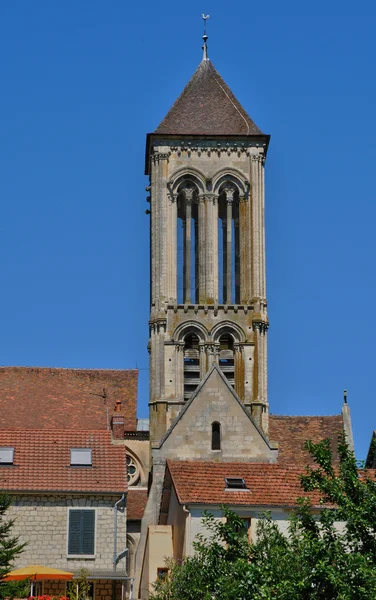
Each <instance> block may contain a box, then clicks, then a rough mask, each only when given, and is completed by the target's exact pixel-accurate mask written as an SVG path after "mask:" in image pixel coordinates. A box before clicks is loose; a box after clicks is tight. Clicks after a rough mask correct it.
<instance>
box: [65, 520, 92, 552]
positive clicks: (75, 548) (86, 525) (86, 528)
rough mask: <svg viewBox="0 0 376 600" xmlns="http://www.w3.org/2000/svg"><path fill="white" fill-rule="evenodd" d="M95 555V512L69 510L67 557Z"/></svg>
mask: <svg viewBox="0 0 376 600" xmlns="http://www.w3.org/2000/svg"><path fill="white" fill-rule="evenodd" d="M94 553H95V510H90V509H89V510H79V509H71V510H70V511H69V525H68V555H80V554H83V555H86V556H90V555H93V554H94Z"/></svg>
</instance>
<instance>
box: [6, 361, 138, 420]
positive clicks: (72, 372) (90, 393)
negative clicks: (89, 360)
mask: <svg viewBox="0 0 376 600" xmlns="http://www.w3.org/2000/svg"><path fill="white" fill-rule="evenodd" d="M137 378H138V371H136V370H127V371H125V370H119V371H112V370H99V369H95V370H91V369H56V368H40V367H35V368H34V367H0V403H1V411H0V428H4V427H16V428H23V427H26V428H30V429H40V428H50V429H52V428H58V429H65V428H67V429H70V430H72V429H75V430H80V429H102V430H103V429H106V428H107V412H108V413H109V415H111V414H112V411H113V408H114V406H115V403H116V401H117V400H121V402H122V413H123V414H124V417H125V429H126V430H128V431H131V430H135V429H136V411H137ZM103 389H105V390H106V394H107V403H108V410H107V407H106V405H105V402H104V398H103V397H101V396H103Z"/></svg>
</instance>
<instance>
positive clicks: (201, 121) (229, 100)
mask: <svg viewBox="0 0 376 600" xmlns="http://www.w3.org/2000/svg"><path fill="white" fill-rule="evenodd" d="M155 133H161V134H176V135H187V134H191V135H263V134H262V132H261V131H260V129H259V128H258V127H257V125H256V124H255V123H254V122H253V121H252V119H251V118H250V116H249V115H248V114H247V113H246V111H245V110H244V108H243V107H242V105H241V104H240V102H238V100H237V99H236V98H235V96H234V94H233V93H232V91H231V90H230V88H229V87H228V85H227V84H226V82H225V81H224V80H223V79H222V77H221V76H220V74H219V73H218V71H217V70H216V69H215V67H214V66H213V63H212V62H211V61H210V60H203V61H202V62H201V63H200V64H199V66H198V68H197V69H196V71H195V73H194V74H193V76H192V78H191V80H190V81H189V82H188V84H187V85H186V87H185V88H184V90H183V91H182V93H181V94H180V96H179V98H178V99H177V100H176V102H175V104H174V105H173V106H172V108H171V109H170V110H169V112H168V113H167V115H166V116H165V118H164V119H163V121H162V122H161V123H160V125H159V126H158V127H157V129H156V131H155Z"/></svg>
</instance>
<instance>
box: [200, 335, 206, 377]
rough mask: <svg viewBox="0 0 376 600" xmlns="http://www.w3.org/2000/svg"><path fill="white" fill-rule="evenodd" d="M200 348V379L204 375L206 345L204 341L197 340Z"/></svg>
mask: <svg viewBox="0 0 376 600" xmlns="http://www.w3.org/2000/svg"><path fill="white" fill-rule="evenodd" d="M199 349H200V380H201V381H202V379H203V378H204V377H205V374H206V370H207V365H206V346H205V342H199Z"/></svg>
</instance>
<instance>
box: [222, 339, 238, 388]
mask: <svg viewBox="0 0 376 600" xmlns="http://www.w3.org/2000/svg"><path fill="white" fill-rule="evenodd" d="M219 368H220V369H221V371H222V373H223V374H224V376H225V377H226V379H227V380H228V382H229V383H230V385H232V387H234V386H235V361H234V340H233V338H232V336H231V335H230V334H228V333H224V334H223V335H222V336H221V337H220V339H219Z"/></svg>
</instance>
